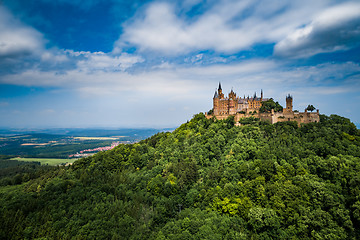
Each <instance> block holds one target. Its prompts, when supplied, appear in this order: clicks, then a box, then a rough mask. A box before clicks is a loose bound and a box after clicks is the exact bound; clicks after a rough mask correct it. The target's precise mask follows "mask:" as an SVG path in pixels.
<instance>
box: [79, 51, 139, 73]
mask: <svg viewBox="0 0 360 240" xmlns="http://www.w3.org/2000/svg"><path fill="white" fill-rule="evenodd" d="M75 55H78V54H77V53H75ZM78 56H79V55H78ZM84 56H85V59H84V60H80V61H78V62H77V66H78V69H79V70H81V71H86V72H93V71H98V70H101V71H125V70H126V69H128V68H130V67H132V66H133V65H134V64H136V63H141V62H143V61H144V59H143V58H142V57H140V56H134V55H130V54H127V53H122V54H121V55H120V56H111V55H110V54H105V53H103V52H95V53H86V54H84Z"/></svg>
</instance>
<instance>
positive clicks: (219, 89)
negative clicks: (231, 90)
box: [218, 82, 224, 99]
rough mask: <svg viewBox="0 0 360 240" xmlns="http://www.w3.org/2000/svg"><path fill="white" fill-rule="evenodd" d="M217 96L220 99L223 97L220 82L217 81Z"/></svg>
mask: <svg viewBox="0 0 360 240" xmlns="http://www.w3.org/2000/svg"><path fill="white" fill-rule="evenodd" d="M218 96H219V98H220V99H223V98H224V94H223V93H222V88H221V83H220V82H219V88H218Z"/></svg>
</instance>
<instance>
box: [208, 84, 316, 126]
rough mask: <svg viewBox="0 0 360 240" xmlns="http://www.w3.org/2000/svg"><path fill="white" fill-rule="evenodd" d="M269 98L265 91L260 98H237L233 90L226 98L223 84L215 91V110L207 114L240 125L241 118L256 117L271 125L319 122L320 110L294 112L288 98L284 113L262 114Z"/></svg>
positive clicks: (290, 97)
mask: <svg viewBox="0 0 360 240" xmlns="http://www.w3.org/2000/svg"><path fill="white" fill-rule="evenodd" d="M269 100H270V99H269V98H264V96H263V91H262V90H261V95H260V97H257V96H256V93H255V94H254V96H253V97H249V96H248V97H245V95H244V98H241V97H237V96H236V93H235V92H234V91H233V90H231V91H230V93H229V95H228V97H225V96H224V94H223V92H222V88H221V83H219V87H218V89H217V91H215V94H214V97H213V109H212V110H210V112H209V113H206V117H207V118H212V117H216V119H219V120H221V119H226V118H228V117H229V116H234V117H235V122H236V123H237V124H238V122H239V120H240V119H241V118H245V117H256V118H259V119H260V120H262V121H269V122H270V123H276V122H285V121H296V122H297V123H298V125H299V126H300V124H301V123H310V122H319V121H320V117H319V110H318V109H317V110H316V112H308V111H307V110H306V109H305V112H298V111H296V110H295V111H293V98H292V96H290V94H289V95H288V96H286V108H284V109H283V110H282V111H277V112H276V111H274V109H271V112H263V111H262V112H261V111H260V108H261V106H262V105H263V103H264V102H266V101H269Z"/></svg>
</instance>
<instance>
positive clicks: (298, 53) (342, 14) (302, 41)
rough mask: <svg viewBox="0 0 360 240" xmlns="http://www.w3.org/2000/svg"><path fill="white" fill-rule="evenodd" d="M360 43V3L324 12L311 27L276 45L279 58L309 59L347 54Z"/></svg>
mask: <svg viewBox="0 0 360 240" xmlns="http://www.w3.org/2000/svg"><path fill="white" fill-rule="evenodd" d="M359 42H360V3H345V4H341V5H337V6H335V7H331V8H328V9H326V10H325V11H323V12H321V13H320V14H319V15H318V16H317V17H315V18H314V20H313V21H311V23H309V24H307V25H305V26H304V27H302V28H299V29H297V30H295V31H293V32H292V33H291V34H289V35H288V36H287V37H286V38H284V39H283V40H281V41H280V42H279V43H277V44H276V46H275V49H274V52H275V54H276V55H280V56H287V57H295V58H302V57H309V56H312V55H315V54H318V53H324V52H333V51H337V50H346V49H349V48H351V47H353V46H354V45H357V44H359Z"/></svg>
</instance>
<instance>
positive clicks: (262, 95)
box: [261, 89, 264, 101]
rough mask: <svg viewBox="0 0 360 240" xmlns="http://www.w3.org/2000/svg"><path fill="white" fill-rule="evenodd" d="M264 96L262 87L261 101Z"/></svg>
mask: <svg viewBox="0 0 360 240" xmlns="http://www.w3.org/2000/svg"><path fill="white" fill-rule="evenodd" d="M263 97H264V94H263V90H262V89H261V101H262V99H263Z"/></svg>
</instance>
